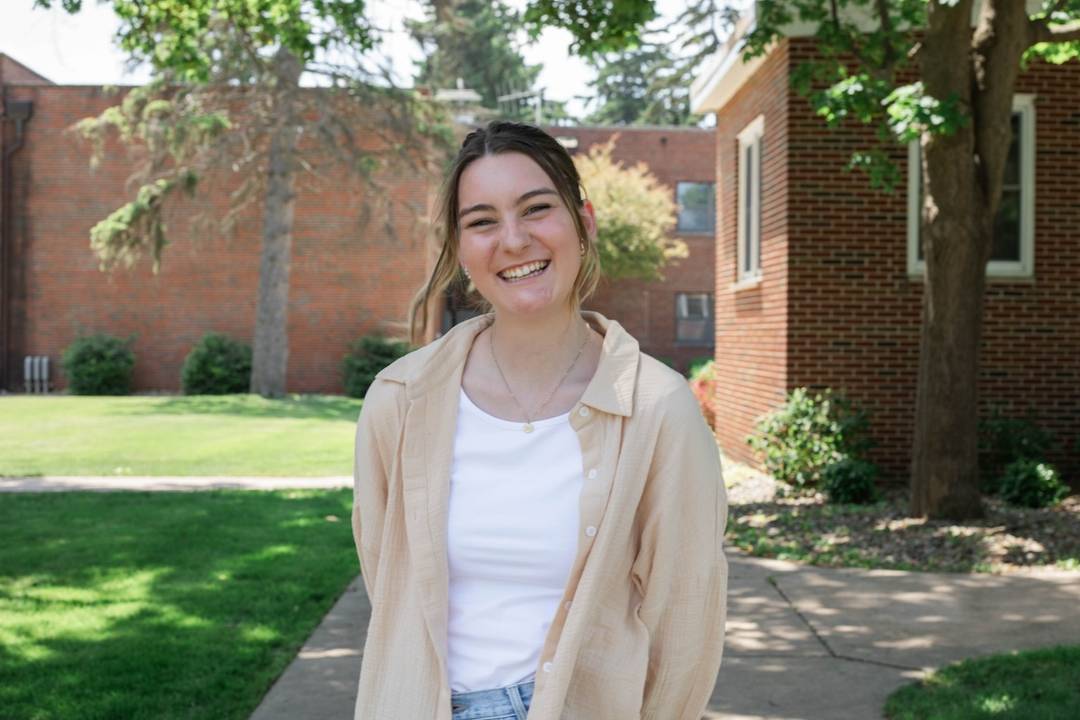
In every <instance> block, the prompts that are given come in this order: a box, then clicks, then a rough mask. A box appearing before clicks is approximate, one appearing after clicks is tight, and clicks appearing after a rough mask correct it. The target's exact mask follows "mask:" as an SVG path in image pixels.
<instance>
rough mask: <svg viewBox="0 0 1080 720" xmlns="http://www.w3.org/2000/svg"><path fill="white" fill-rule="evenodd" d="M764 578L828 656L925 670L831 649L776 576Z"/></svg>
mask: <svg viewBox="0 0 1080 720" xmlns="http://www.w3.org/2000/svg"><path fill="white" fill-rule="evenodd" d="M765 579H766V580H767V581H768V583H769V584H770V585H772V586H773V589H774V590H776V592H777V594H778V595H779V596H780V597H781V598H783V600H784V602H786V603H787V605H788V607H789V608H791V611H792V612H793V613H795V614H796V615H798V617H799V619H800V620H802V622H803V624H804V625H806V628H807V629H808V630H809V631H810V632H811V633H812V634H813V636H814V637H815V638H816V639H817V641H818V642H819V643H820V644H821V647H823V648H825V652H827V653H829V656H830V657H833V658H836V659H837V660H846V661H848V662H857V663H864V664H866V665H877V666H879V667H887V668H893V669H895V670H917V671H919V672H922V671H924V670H925V668H921V667H914V666H912V665H900V664H897V663H890V662H884V661H881V660H868V659H866V658H860V657H852V656H850V655H841V654H840V653H838V652H836V651H835V650H833V649H832V647H830V645H829V643H828V642H826V640H825V638H824V637H822V636H821V633H819V632H818V631H817V628H815V627H814V625H813V623H811V622H810V619H809V618H807V617H806V616H805V615H803V614H802V612H801V611H800V610H799V608H797V607H795V603H793V602H792V601H791V598H789V597H788V596H787V593H785V592H784V591H783V589H782V588H781V587H780V583H778V582H777V581H776V576H775V575H769V576H768V577H767V578H765Z"/></svg>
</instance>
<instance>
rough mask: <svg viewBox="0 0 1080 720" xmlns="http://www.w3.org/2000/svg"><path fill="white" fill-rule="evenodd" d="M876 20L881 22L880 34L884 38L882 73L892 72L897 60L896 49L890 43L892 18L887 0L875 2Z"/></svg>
mask: <svg viewBox="0 0 1080 720" xmlns="http://www.w3.org/2000/svg"><path fill="white" fill-rule="evenodd" d="M877 10H878V18H879V19H880V20H881V33H882V35H883V36H884V38H883V41H884V43H885V55H884V57H883V58H882V67H881V69H882V70H883V71H889V70H892V68H893V67H894V66H895V65H896V61H897V60H898V59H899V58H898V56H897V54H896V48H894V47H893V43H892V32H893V29H892V18H891V17H889V3H888V1H887V0H877Z"/></svg>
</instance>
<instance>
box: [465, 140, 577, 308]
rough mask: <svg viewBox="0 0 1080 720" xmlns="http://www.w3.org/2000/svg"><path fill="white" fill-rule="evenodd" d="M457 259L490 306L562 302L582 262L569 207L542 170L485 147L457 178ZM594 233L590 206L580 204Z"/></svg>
mask: <svg viewBox="0 0 1080 720" xmlns="http://www.w3.org/2000/svg"><path fill="white" fill-rule="evenodd" d="M457 211H458V227H459V228H460V229H459V233H460V235H459V245H458V259H459V261H460V263H461V265H462V267H464V268H465V269H466V270H468V271H469V274H470V275H471V276H472V280H473V284H475V285H476V289H477V291H478V292H479V293H480V294H481V295H483V296H484V299H486V300H487V301H488V302H489V303H491V305H492V307H493V308H494V309H495V311H496V312H497V313H510V314H514V315H530V314H536V313H541V312H545V311H550V310H558V309H562V310H565V309H566V308H568V307H569V304H570V303H569V301H570V293H571V292H573V287H574V280H575V279H576V278H577V274H578V269H579V268H580V267H581V253H580V249H579V240H578V235H577V229H576V227H575V226H574V219H573V216H572V215H571V214H570V213H571V212H574V211H573V210H571V209H569V208H567V207H566V205H565V204H563V201H562V199H561V198H560V197H559V193H558V192H557V191H556V190H555V184H554V183H553V182H552V181H551V178H549V177H548V176H547V173H545V172H544V170H543V169H542V168H541V167H540V166H539V165H537V164H536V163H535V162H534V161H533V160H532V159H531V158H529V157H528V156H527V155H524V154H522V153H516V152H508V153H501V154H499V155H485V156H484V157H482V158H479V159H478V160H474V161H473V162H472V163H471V164H470V165H469V166H468V167H467V168H465V171H464V172H462V174H461V178H460V180H459V182H458V208H457ZM582 215H583V219H584V221H585V228H586V230H587V231H588V233H589V235H590V236H592V235H593V234H594V228H595V222H596V221H595V217H594V215H593V209H592V206H591V205H590V204H589V203H587V202H586V203H585V208H584V211H583V212H582Z"/></svg>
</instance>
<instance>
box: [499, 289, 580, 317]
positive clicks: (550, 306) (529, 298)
mask: <svg viewBox="0 0 1080 720" xmlns="http://www.w3.org/2000/svg"><path fill="white" fill-rule="evenodd" d="M492 306H493V307H494V308H495V310H496V311H499V310H501V311H502V312H503V313H504V314H507V315H517V316H529V315H535V316H539V315H545V314H547V313H550V312H552V311H553V310H555V309H556V308H557V307H566V306H567V303H566V302H565V298H564V301H563V302H558V301H557V300H556V298H555V297H554V295H553V293H551V292H550V291H549V290H546V289H545V290H543V291H541V292H535V293H533V292H529V293H525V292H521V293H517V294H516V296H515V297H508V298H500V299H499V301H498V302H493V303H492Z"/></svg>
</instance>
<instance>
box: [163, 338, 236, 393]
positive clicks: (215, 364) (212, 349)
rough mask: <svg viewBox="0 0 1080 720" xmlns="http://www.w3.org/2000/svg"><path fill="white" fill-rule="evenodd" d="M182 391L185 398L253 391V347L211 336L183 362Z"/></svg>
mask: <svg viewBox="0 0 1080 720" xmlns="http://www.w3.org/2000/svg"><path fill="white" fill-rule="evenodd" d="M180 387H181V388H182V389H183V392H184V394H185V395H228V394H229V393H246V392H248V390H249V389H250V388H251V347H250V346H249V345H245V344H244V343H242V342H239V341H237V340H233V339H232V338H230V337H228V336H226V335H222V334H221V333H214V332H209V333H206V334H205V335H203V337H202V339H201V340H199V342H198V344H196V345H195V347H194V348H192V350H191V352H190V353H188V356H187V357H186V358H184V365H183V367H181V368H180Z"/></svg>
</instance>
